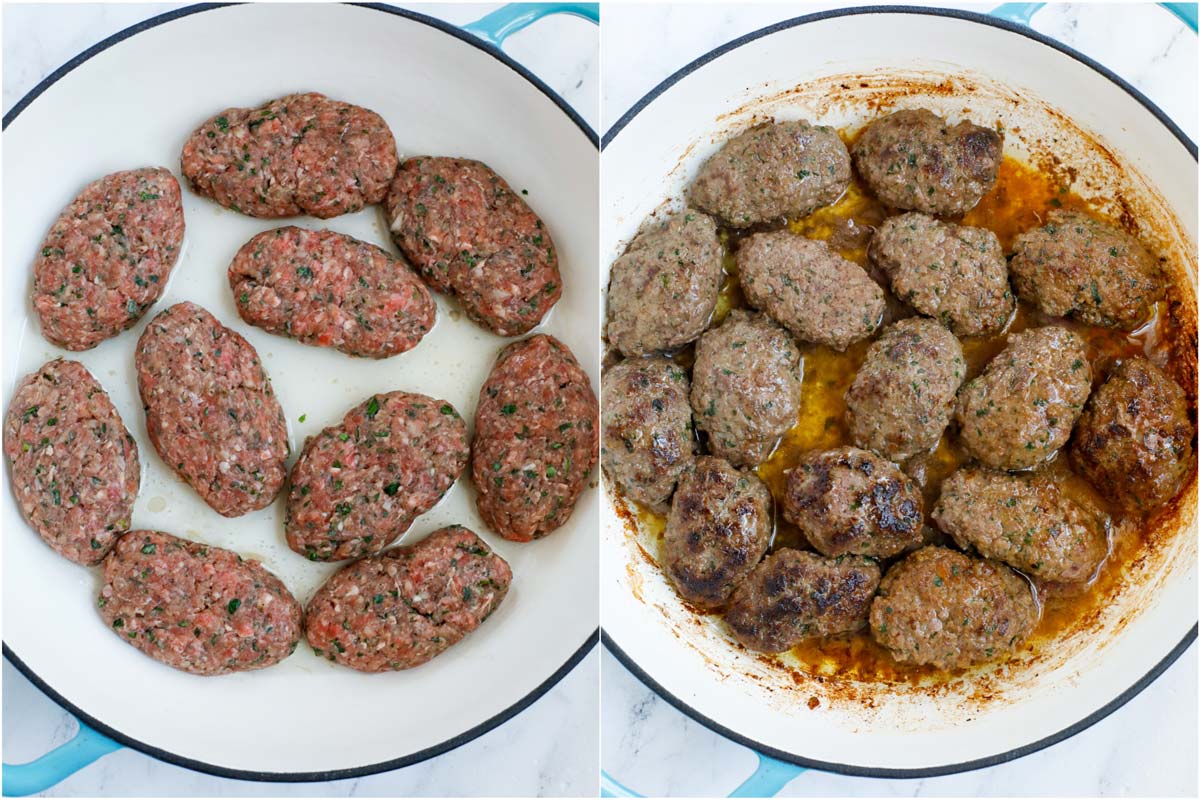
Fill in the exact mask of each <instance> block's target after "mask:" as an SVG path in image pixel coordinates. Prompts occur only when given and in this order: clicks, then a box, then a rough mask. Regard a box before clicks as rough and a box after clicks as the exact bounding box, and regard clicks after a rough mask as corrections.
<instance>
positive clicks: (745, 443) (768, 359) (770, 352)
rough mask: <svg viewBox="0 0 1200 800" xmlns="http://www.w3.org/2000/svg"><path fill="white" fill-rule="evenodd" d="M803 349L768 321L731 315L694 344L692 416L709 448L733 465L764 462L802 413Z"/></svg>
mask: <svg viewBox="0 0 1200 800" xmlns="http://www.w3.org/2000/svg"><path fill="white" fill-rule="evenodd" d="M800 386H801V360H800V348H798V347H797V346H796V342H795V341H794V340H793V339H792V337H791V336H789V335H788V333H787V331H785V330H784V329H783V328H781V327H779V326H778V325H776V324H775V323H774V322H772V321H771V320H770V319H768V318H767V317H764V316H762V315H759V314H749V313H747V312H745V311H742V310H740V309H739V310H735V311H733V312H732V313H731V314H730V315H729V316H728V317H727V318H726V319H725V322H724V324H722V325H721V326H720V327H718V328H713V329H711V330H709V331H707V332H706V333H705V334H704V335H703V336H701V337H700V343H699V344H697V345H696V363H695V365H694V366H693V367H692V412H693V414H694V415H695V420H696V425H697V426H698V427H699V428H700V429H701V430H702V431H704V432H705V433H706V434H708V449H709V451H710V452H711V453H712V454H713V455H715V456H720V457H721V458H725V459H728V460H729V461H730V462H731V463H733V464H734V465H735V466H755V465H757V464H759V463H761V462H762V461H764V460H765V459H766V458H767V456H769V455H770V454H771V451H772V450H773V449H774V447H775V443H776V442H777V441H778V440H779V437H780V436H782V435H783V433H784V432H785V431H786V430H787V429H788V428H790V427H792V426H793V425H795V424H796V418H797V414H798V413H799V411H800Z"/></svg>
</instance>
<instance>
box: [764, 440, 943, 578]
mask: <svg viewBox="0 0 1200 800" xmlns="http://www.w3.org/2000/svg"><path fill="white" fill-rule="evenodd" d="M783 517H784V519H786V520H787V521H788V522H791V523H792V524H794V525H796V526H797V527H799V528H800V530H801V531H802V532H803V533H804V535H805V537H806V538H807V539H808V541H809V542H810V543H812V546H813V547H815V548H816V549H817V550H819V551H820V552H821V553H823V554H825V555H827V556H840V555H845V554H847V553H853V554H855V555H863V556H873V557H875V558H890V557H892V556H894V555H897V554H899V553H901V552H903V551H905V550H907V549H910V548H911V547H913V546H914V545H916V544H918V543H920V541H921V539H922V531H921V525H922V522H923V518H922V516H921V490H920V489H919V488H918V487H917V484H916V483H915V482H913V480H912V479H911V478H909V477H908V476H907V475H905V474H904V473H903V472H901V471H900V470H899V468H898V467H896V465H895V464H893V463H891V462H890V461H887V460H885V459H882V458H880V457H879V456H877V455H875V454H873V453H868V452H867V451H866V450H859V449H858V448H857V447H838V448H834V449H833V450H824V451H814V452H811V453H808V454H806V455H805V456H804V457H803V458H802V459H801V460H800V463H798V464H797V465H796V466H795V467H794V468H793V469H792V470H791V471H790V472H789V473H788V476H787V490H786V494H785V495H784V498H783Z"/></svg>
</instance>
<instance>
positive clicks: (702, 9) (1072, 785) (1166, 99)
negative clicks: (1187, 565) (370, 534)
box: [601, 3, 1197, 797]
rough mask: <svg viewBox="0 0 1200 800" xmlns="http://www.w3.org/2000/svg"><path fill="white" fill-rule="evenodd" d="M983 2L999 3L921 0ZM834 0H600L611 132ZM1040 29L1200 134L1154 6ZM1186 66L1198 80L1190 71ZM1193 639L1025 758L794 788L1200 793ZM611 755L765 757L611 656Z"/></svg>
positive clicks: (632, 785)
mask: <svg viewBox="0 0 1200 800" xmlns="http://www.w3.org/2000/svg"><path fill="white" fill-rule="evenodd" d="M925 5H936V6H943V5H944V6H952V7H957V8H966V9H970V10H976V11H984V12H986V11H989V10H990V9H992V8H994V4H993V5H983V6H981V5H978V4H975V5H971V4H951V3H925ZM834 7H837V6H836V5H835V4H829V3H825V4H752V3H746V4H741V5H736V6H735V5H733V4H729V3H723V4H713V5H701V4H693V5H682V4H674V5H671V4H656V5H651V6H647V5H623V4H620V5H618V4H610V5H607V6H605V8H604V17H603V20H604V33H603V37H602V41H601V59H602V61H603V64H604V80H603V93H602V96H601V111H602V115H603V116H602V118H603V129H607V128H608V127H610V126H611V125H612V124H613V123H615V122H616V121H617V120H618V119H619V118H620V117H621V115H622V114H624V113H625V112H626V111H627V110H628V109H629V108H630V107H631V106H632V105H633V104H634V103H636V102H637V101H638V100H639V99H640V98H641V97H642V96H644V95H645V94H646V93H647V92H649V91H650V90H651V89H653V88H654V87H655V86H657V85H658V83H659V82H661V81H662V80H663V79H665V78H667V77H668V76H670V75H671V74H673V73H674V72H675V71H676V70H678V69H679V68H680V67H682V66H684V65H686V64H687V63H689V62H691V61H692V60H693V59H695V58H697V57H699V56H701V55H703V54H704V53H706V52H708V51H709V50H712V49H713V48H715V47H717V46H719V45H721V44H724V43H725V42H728V41H730V40H732V39H735V38H737V37H738V36H741V35H743V34H746V33H749V32H752V31H755V30H758V29H760V28H762V27H764V26H767V25H770V24H772V23H774V22H778V21H780V20H783V19H789V18H792V17H796V16H800V15H803V14H807V13H812V12H814V11H820V10H825V9H828V8H834ZM1032 27H1033V28H1035V29H1036V30H1038V31H1040V32H1041V33H1044V34H1047V35H1049V36H1052V37H1054V38H1056V39H1058V40H1059V41H1061V42H1063V43H1065V44H1067V45H1069V46H1071V47H1074V48H1075V49H1077V50H1080V51H1082V52H1084V53H1085V54H1087V55H1089V56H1091V57H1093V58H1094V59H1096V60H1097V61H1099V62H1100V63H1102V64H1104V65H1106V66H1107V67H1109V68H1111V69H1112V70H1114V71H1115V72H1117V73H1118V74H1119V75H1121V76H1122V77H1123V78H1125V79H1126V80H1128V81H1129V82H1130V83H1132V84H1133V85H1134V86H1135V87H1137V88H1138V89H1140V90H1141V91H1142V92H1144V93H1145V94H1146V95H1147V96H1149V97H1150V98H1151V99H1152V100H1153V101H1154V102H1155V103H1156V104H1158V105H1159V106H1160V107H1161V108H1162V109H1163V110H1164V111H1165V112H1166V113H1167V114H1168V115H1169V116H1170V117H1171V118H1172V119H1174V120H1175V121H1176V122H1177V123H1178V124H1179V125H1180V127H1182V129H1183V130H1184V132H1185V133H1187V135H1188V136H1189V137H1190V138H1191V139H1192V140H1193V141H1195V139H1196V134H1197V95H1196V81H1195V78H1194V76H1195V69H1196V60H1197V37H1196V35H1195V34H1194V33H1193V32H1192V31H1191V30H1189V29H1188V28H1186V27H1185V26H1184V24H1183V23H1182V22H1180V21H1179V20H1178V19H1176V18H1175V17H1174V16H1173V15H1171V14H1170V13H1168V12H1167V11H1166V10H1164V9H1163V8H1161V7H1159V6H1158V5H1156V4H1150V3H1145V4H1140V5H1134V4H1130V5H1098V4H1092V5H1085V4H1066V3H1064V4H1057V3H1056V4H1050V5H1048V6H1047V7H1046V8H1043V9H1042V10H1040V11H1039V12H1038V13H1037V14H1035V15H1034V17H1033V20H1032ZM1189 76H1190V79H1189ZM1196 653H1197V647H1196V645H1195V644H1193V645H1192V647H1191V648H1189V649H1188V651H1187V652H1186V653H1184V655H1183V656H1182V657H1181V658H1180V659H1179V660H1178V661H1177V662H1176V663H1175V664H1174V665H1172V666H1171V667H1170V668H1169V669H1168V670H1167V671H1166V672H1165V673H1164V674H1163V675H1162V676H1160V677H1159V678H1158V680H1156V681H1155V682H1154V683H1153V684H1152V685H1151V686H1150V687H1149V688H1147V689H1146V690H1145V691H1143V692H1142V693H1141V694H1140V695H1138V696H1137V697H1136V698H1134V699H1133V700H1131V701H1130V702H1129V703H1128V704H1127V705H1125V706H1124V707H1122V708H1121V709H1119V710H1118V711H1116V712H1115V713H1113V714H1112V715H1111V716H1109V717H1108V718H1106V719H1104V720H1102V721H1101V722H1099V723H1097V724H1096V725H1094V726H1092V727H1091V728H1089V729H1087V730H1086V731H1083V732H1082V733H1080V734H1078V735H1077V736H1075V737H1073V738H1071V739H1068V740H1066V741H1064V742H1062V743H1060V744H1058V745H1055V746H1053V747H1050V748H1048V749H1046V750H1042V751H1040V752H1038V753H1035V754H1033V755H1030V756H1026V757H1025V758H1021V759H1018V760H1017V761H1014V762H1010V763H1008V764H1003V765H1000V766H997V767H992V768H989V769H982V770H976V771H973V772H968V773H964V774H961V775H952V776H946V777H940V778H929V779H922V780H885V779H866V778H853V777H846V776H842V775H835V774H831V773H823V772H817V771H814V770H809V771H807V772H805V773H803V774H801V775H800V776H799V777H797V778H796V779H794V780H793V781H791V783H790V784H788V785H787V786H786V787H785V788H784V790H783V791H782V792H781V795H785V796H797V797H801V796H845V795H865V796H947V795H949V796H954V795H960V796H979V795H1000V796H1004V795H1047V796H1094V795H1140V796H1147V795H1149V796H1156V795H1157V796H1191V797H1194V796H1196V793H1197V776H1196V749H1197V727H1196V708H1197V690H1196V681H1197V656H1196ZM601 673H602V679H601V680H602V684H601V693H602V696H603V704H602V706H603V709H602V724H601V753H602V755H601V760H602V764H603V768H604V770H605V772H606V774H607V775H608V776H610V777H611V778H612V779H614V780H615V781H617V782H618V783H619V784H621V785H622V786H624V787H626V788H627V789H628V790H632V791H634V792H637V793H640V794H644V795H691V796H696V795H701V796H722V795H727V794H729V793H730V792H731V791H732V790H733V789H735V788H736V787H737V786H738V785H739V784H741V783H742V781H744V780H745V779H746V778H747V777H748V776H749V775H750V774H751V773H752V772H753V771H754V768H755V766H756V764H757V759H756V756H755V755H754V753H753V752H751V751H750V750H748V749H747V748H745V747H743V746H741V745H739V744H736V743H734V742H731V741H729V740H727V739H725V738H723V737H721V736H719V735H717V734H716V733H713V732H712V731H710V730H709V729H707V728H705V727H704V726H702V725H700V724H699V723H697V722H695V721H693V720H692V719H691V718H689V717H687V716H685V715H684V714H682V713H680V712H679V711H677V710H676V709H675V708H674V707H672V706H671V705H670V704H668V703H667V702H666V701H664V700H663V699H661V698H659V697H658V696H656V695H655V694H654V693H653V692H652V691H651V690H650V689H648V688H647V687H646V686H644V685H643V684H642V683H641V682H640V681H638V679H637V678H636V677H635V676H634V675H633V674H631V673H630V672H628V671H627V670H626V669H625V668H624V667H623V666H622V665H621V663H620V662H619V661H617V659H616V658H614V657H613V656H612V654H611V653H608V652H605V654H604V659H603V662H602V664H601Z"/></svg>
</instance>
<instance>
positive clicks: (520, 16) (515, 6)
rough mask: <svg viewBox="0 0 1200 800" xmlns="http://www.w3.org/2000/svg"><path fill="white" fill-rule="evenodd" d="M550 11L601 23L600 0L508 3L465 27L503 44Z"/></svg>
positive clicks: (547, 14)
mask: <svg viewBox="0 0 1200 800" xmlns="http://www.w3.org/2000/svg"><path fill="white" fill-rule="evenodd" d="M551 14H570V15H572V16H575V17H583V18H584V19H586V20H590V21H592V22H594V23H596V24H597V25H599V24H600V4H599V3H509V4H508V5H505V6H501V7H500V8H498V9H496V10H495V11H493V12H492V13H490V14H488V15H487V16H486V17H483V18H482V19H479V20H476V21H475V22H472V23H470V24H468V25H464V26H463V30H465V31H468V32H470V33H473V34H475V35H476V36H478V37H479V38H480V39H483V40H484V41H485V42H488V43H489V44H494V45H495V46H496V47H500V46H502V45H503V44H504V40H505V39H507V38H508V37H509V36H512V35H513V34H514V33H516V32H517V31H519V30H524V29H525V28H527V27H528V26H530V25H532V24H533V23H535V22H537V21H538V20H539V19H541V18H542V17H548V16H550V15H551Z"/></svg>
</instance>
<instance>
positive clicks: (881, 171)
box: [853, 108, 1004, 217]
mask: <svg viewBox="0 0 1200 800" xmlns="http://www.w3.org/2000/svg"><path fill="white" fill-rule="evenodd" d="M853 154H854V167H855V169H857V170H858V174H859V175H861V176H862V177H863V180H865V181H866V182H867V185H868V186H870V187H871V191H873V192H874V193H875V196H876V197H878V198H879V199H880V200H882V201H883V202H884V203H886V204H887V205H889V206H892V207H894V208H903V209H905V210H913V211H923V212H925V213H926V214H936V215H938V216H946V217H949V216H957V215H959V214H962V213H964V212H967V211H970V210H971V209H972V208H974V207H975V204H976V203H978V202H979V200H980V199H981V198H982V197H983V196H984V195H985V194H987V193H988V192H989V191H991V189H992V186H994V185H995V183H996V176H997V174H998V172H999V170H1000V162H1001V160H1003V157H1004V136H1003V135H1002V134H999V133H997V132H996V131H994V130H992V129H990V128H981V127H979V126H978V125H975V124H973V123H971V122H970V121H969V120H963V121H962V122H960V123H958V124H957V125H955V126H953V127H951V126H950V124H949V123H948V122H947V121H946V120H944V119H942V118H941V117H939V116H937V115H936V114H934V113H933V112H932V111H927V110H926V109H923V108H919V109H913V110H906V111H896V112H894V113H892V114H888V115H887V116H886V117H881V118H879V119H877V120H875V121H874V122H872V123H871V124H870V125H868V126H867V127H866V130H864V131H863V133H862V136H860V137H859V139H858V141H857V142H855V144H854V148H853Z"/></svg>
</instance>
